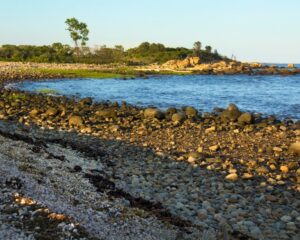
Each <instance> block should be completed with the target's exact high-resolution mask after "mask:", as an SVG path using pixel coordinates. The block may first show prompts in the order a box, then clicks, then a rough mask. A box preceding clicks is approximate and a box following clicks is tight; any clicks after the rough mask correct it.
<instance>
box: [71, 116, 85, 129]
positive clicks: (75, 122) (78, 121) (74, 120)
mask: <svg viewBox="0 0 300 240" xmlns="http://www.w3.org/2000/svg"><path fill="white" fill-rule="evenodd" d="M69 125H71V126H77V127H78V126H82V125H83V120H82V118H81V117H80V116H76V115H73V116H71V117H69Z"/></svg>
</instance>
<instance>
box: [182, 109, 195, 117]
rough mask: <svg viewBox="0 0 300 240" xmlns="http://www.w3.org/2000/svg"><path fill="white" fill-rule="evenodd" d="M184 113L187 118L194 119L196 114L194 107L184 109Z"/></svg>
mask: <svg viewBox="0 0 300 240" xmlns="http://www.w3.org/2000/svg"><path fill="white" fill-rule="evenodd" d="M184 112H185V114H186V115H187V116H188V117H189V118H192V117H196V116H197V114H198V111H197V109H196V108H194V107H185V108H184Z"/></svg>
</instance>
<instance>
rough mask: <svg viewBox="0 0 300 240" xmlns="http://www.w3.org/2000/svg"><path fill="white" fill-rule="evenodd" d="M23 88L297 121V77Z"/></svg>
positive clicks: (68, 82)
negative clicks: (232, 109) (233, 108)
mask: <svg viewBox="0 0 300 240" xmlns="http://www.w3.org/2000/svg"><path fill="white" fill-rule="evenodd" d="M17 87H18V88H20V89H23V90H27V91H38V90H39V89H45V88H49V89H55V90H57V91H58V93H60V94H64V95H69V96H70V95H71V96H74V95H75V96H78V97H80V98H83V97H92V98H94V99H95V100H97V101H103V100H110V101H118V102H121V101H126V102H128V103H131V104H136V105H139V106H149V105H154V106H157V107H159V108H163V109H166V108H168V107H170V106H173V107H182V106H187V105H189V106H194V107H196V108H198V109H200V110H201V111H211V110H212V109H213V108H214V107H223V108H225V107H226V106H227V105H228V104H229V103H236V104H237V105H238V106H239V108H240V109H242V110H245V111H252V112H260V113H264V114H267V115H271V114H272V115H276V116H277V117H279V118H285V117H291V118H294V119H300V75H297V76H246V75H235V76H206V75H205V76H202V75H189V76H175V75H172V76H170V75H167V76H154V77H151V78H149V79H139V78H137V79H134V80H121V79H60V80H50V81H49V80H48V81H42V82H30V81H29V82H23V83H20V84H18V85H17Z"/></svg>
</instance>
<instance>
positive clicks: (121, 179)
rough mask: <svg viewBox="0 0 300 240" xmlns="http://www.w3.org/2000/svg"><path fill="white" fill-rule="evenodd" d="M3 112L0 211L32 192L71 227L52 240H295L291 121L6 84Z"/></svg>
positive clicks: (299, 179)
mask: <svg viewBox="0 0 300 240" xmlns="http://www.w3.org/2000/svg"><path fill="white" fill-rule="evenodd" d="M0 119H2V120H1V122H0V135H2V137H0V141H1V144H0V152H1V154H2V155H1V156H0V164H1V168H0V173H1V174H0V176H1V177H0V180H1V184H4V185H5V186H4V185H2V186H4V187H3V188H2V189H7V190H4V192H5V191H6V192H7V194H6V195H7V197H6V198H5V197H3V198H1V206H0V212H1V211H3V209H4V208H5V207H6V206H7V205H12V206H13V207H12V208H13V209H14V206H16V205H18V204H17V202H16V201H15V200H14V201H13V200H10V201H12V202H9V199H14V198H16V196H21V198H22V197H24V198H25V199H27V198H28V199H32V201H36V203H37V207H36V208H45V209H49V212H47V213H48V215H49V214H51V213H53V214H54V216H57V215H58V216H60V215H63V216H66V218H64V220H62V219H60V220H57V219H56V221H62V222H63V224H64V226H69V225H70V224H71V225H72V224H73V225H74V226H76V227H75V228H74V229H76V231H75V232H72V231H73V229H71V230H70V231H69V230H66V231H60V230H57V231H56V230H55V231H54V232H57V236H58V237H57V238H58V239H59V238H61V239H64V238H65V237H66V236H68V237H69V238H70V239H72V238H83V239H84V238H87V239H90V238H98V239H141V238H144V239H294V240H296V239H299V238H300V233H299V228H300V215H299V213H300V210H299V209H300V195H299V191H300V166H299V159H300V122H299V121H298V122H297V121H293V120H291V119H284V120H277V119H276V118H275V117H273V116H268V117H263V116H262V115H260V114H253V113H249V112H241V111H240V110H239V109H238V107H237V106H236V105H234V104H231V105H229V106H228V108H227V109H215V110H214V111H213V112H211V113H199V112H198V111H197V110H196V109H195V108H193V107H185V108H182V109H175V108H169V109H168V110H167V111H161V110H159V109H156V108H146V109H144V108H138V107H136V106H131V105H128V104H126V103H125V102H124V103H122V104H118V103H111V102H103V103H95V102H93V100H92V99H91V98H85V99H81V100H77V99H72V98H67V97H62V96H47V95H42V94H32V93H27V92H21V91H16V90H9V89H1V90H0ZM1 171H2V172H1ZM11 179H18V180H16V182H17V183H19V182H20V186H18V189H14V188H13V187H12V186H11V185H12V184H11V182H12V180H11ZM7 183H9V184H7ZM13 185H15V184H13ZM17 185H18V184H17ZM16 194H18V195H16ZM1 196H2V195H1ZM9 196H10V197H9ZM2 199H3V202H4V204H2ZM22 208H23V207H22ZM20 209H21V207H20ZM16 211H18V210H16ZM29 211H32V212H34V211H35V210H29ZM21 212H22V210H21ZM1 213H2V212H1ZM13 214H14V213H13ZM26 214H27V213H26ZM55 214H56V215H55ZM21 215H22V214H21ZM48 215H47V214H45V216H46V217H45V216H44V217H45V221H46V222H47V221H49V219H47V218H48ZM26 216H27V215H26ZM23 219H26V217H22V219H20V218H19V219H15V220H14V221H16V222H18V221H22V220H23ZM0 221H2V222H3V223H4V222H6V225H5V226H8V225H7V224H9V223H8V222H7V221H8V220H7V219H6V220H1V219H0ZM47 224H48V222H47ZM60 224H61V222H59V223H57V224H56V223H55V224H53V225H51V226H53V228H55V229H56V228H57V229H58V228H59V226H61V225H60ZM10 225H11V224H10ZM73 225H72V226H73ZM20 226H27V227H20ZM35 227H40V228H41V226H39V225H35ZM20 229H21V230H22V231H21V232H20V233H19V234H27V233H29V232H30V233H29V235H28V234H27V235H26V236H29V239H30V236H31V237H34V236H35V234H38V233H39V232H38V231H35V230H32V229H30V227H28V223H22V224H15V225H13V226H11V230H10V231H15V232H16V231H20ZM0 233H1V234H3V233H4V234H5V231H3V230H2V228H1V229H0ZM64 234H65V235H64ZM66 234H67V235H66ZM72 234H73V235H72ZM76 234H77V235H76ZM80 234H81V235H80ZM4 236H5V235H4ZM24 236H25V235H24Z"/></svg>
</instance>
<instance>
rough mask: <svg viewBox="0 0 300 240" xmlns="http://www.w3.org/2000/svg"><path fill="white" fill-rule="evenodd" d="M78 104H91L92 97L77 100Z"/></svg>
mask: <svg viewBox="0 0 300 240" xmlns="http://www.w3.org/2000/svg"><path fill="white" fill-rule="evenodd" d="M79 103H80V105H82V106H84V105H87V106H90V105H92V104H93V99H92V98H90V97H87V98H83V99H81V100H80V101H79Z"/></svg>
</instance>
